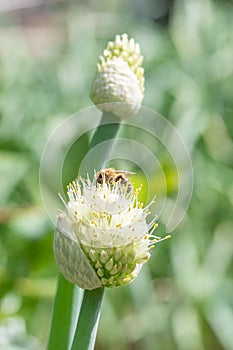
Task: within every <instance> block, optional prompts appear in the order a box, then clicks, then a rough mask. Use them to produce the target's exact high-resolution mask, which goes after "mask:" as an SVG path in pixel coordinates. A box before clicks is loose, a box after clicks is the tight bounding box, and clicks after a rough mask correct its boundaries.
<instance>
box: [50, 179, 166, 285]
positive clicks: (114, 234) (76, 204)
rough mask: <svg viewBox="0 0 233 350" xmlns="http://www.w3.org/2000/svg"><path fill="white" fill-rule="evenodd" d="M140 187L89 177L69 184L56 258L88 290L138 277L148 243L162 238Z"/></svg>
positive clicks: (57, 234)
mask: <svg viewBox="0 0 233 350" xmlns="http://www.w3.org/2000/svg"><path fill="white" fill-rule="evenodd" d="M138 192H139V189H136V190H134V191H131V192H130V193H127V191H125V188H123V187H122V186H121V184H120V183H119V182H117V183H115V184H113V185H111V186H109V185H107V184H105V183H104V184H103V185H99V184H96V181H95V180H94V181H90V179H89V178H88V179H87V180H84V179H81V178H79V179H78V180H77V181H73V182H72V183H71V184H69V185H68V196H69V202H68V204H67V205H66V206H67V214H65V213H64V212H61V213H60V214H59V216H58V222H57V227H56V231H55V239H54V253H55V257H56V261H57V264H58V267H59V269H60V271H61V273H62V274H63V275H64V276H65V278H66V279H67V280H68V281H70V282H72V283H75V284H77V285H78V286H79V287H81V288H83V289H89V290H91V289H95V288H99V287H101V286H104V287H115V286H122V285H126V284H128V283H130V282H132V281H133V280H134V279H135V277H137V275H138V273H139V271H140V269H141V267H142V265H143V264H144V263H145V262H147V261H148V259H149V258H150V249H151V248H152V247H153V246H154V244H155V243H157V242H158V241H161V240H162V239H161V238H159V237H156V236H154V235H153V231H154V230H155V228H156V227H157V226H158V225H157V223H155V220H153V221H152V222H151V223H150V224H147V222H146V217H147V215H148V214H149V209H148V208H143V205H142V203H140V202H139V201H138ZM166 238H168V236H166V237H165V239H166ZM163 239H164V238H163Z"/></svg>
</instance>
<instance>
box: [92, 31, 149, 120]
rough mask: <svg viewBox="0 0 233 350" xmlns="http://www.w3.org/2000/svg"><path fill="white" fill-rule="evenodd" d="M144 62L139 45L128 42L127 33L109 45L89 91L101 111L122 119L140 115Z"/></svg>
mask: <svg viewBox="0 0 233 350" xmlns="http://www.w3.org/2000/svg"><path fill="white" fill-rule="evenodd" d="M142 61H143V57H142V55H141V53H140V47H139V44H138V43H135V41H134V39H130V40H129V39H128V35H127V34H123V35H117V36H116V38H115V40H114V42H112V41H110V42H109V43H108V45H107V48H106V49H105V50H104V52H103V54H102V55H101V56H100V58H99V63H98V65H97V72H96V75H95V77H94V79H93V81H92V85H91V92H90V97H91V99H92V101H93V102H94V103H95V104H96V105H97V107H98V108H99V109H101V110H102V111H105V112H112V113H113V114H114V115H116V116H117V117H119V118H127V117H129V116H131V115H133V114H135V113H137V111H138V110H139V108H140V105H141V102H142V100H143V97H144V69H143V68H142ZM117 102H121V103H117Z"/></svg>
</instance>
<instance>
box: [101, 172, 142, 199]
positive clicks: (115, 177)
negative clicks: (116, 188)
mask: <svg viewBox="0 0 233 350" xmlns="http://www.w3.org/2000/svg"><path fill="white" fill-rule="evenodd" d="M133 174H135V173H132V172H130V171H124V170H116V169H114V168H106V169H103V170H101V171H99V172H98V173H97V174H96V183H97V184H100V185H103V184H104V183H105V184H107V185H110V186H111V185H113V184H115V183H120V184H121V185H122V187H123V188H125V189H126V192H127V193H130V192H131V191H132V189H133V186H132V184H131V182H130V181H129V179H128V177H127V175H133Z"/></svg>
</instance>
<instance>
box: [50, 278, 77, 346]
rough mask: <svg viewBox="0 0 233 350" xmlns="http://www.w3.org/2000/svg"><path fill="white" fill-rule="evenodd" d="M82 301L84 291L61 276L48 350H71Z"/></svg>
mask: <svg viewBox="0 0 233 350" xmlns="http://www.w3.org/2000/svg"><path fill="white" fill-rule="evenodd" d="M81 301H82V291H81V290H80V289H79V288H78V287H77V286H75V285H73V284H71V283H69V282H68V281H67V280H66V279H65V278H64V277H63V276H62V275H61V274H59V278H58V286H57V292H56V296H55V302H54V309H53V318H52V324H51V331H50V338H49V344H48V347H47V350H55V349H56V350H68V349H69V348H70V345H71V342H72V338H73V335H74V332H75V324H76V322H77V318H78V314H79V310H80V306H81Z"/></svg>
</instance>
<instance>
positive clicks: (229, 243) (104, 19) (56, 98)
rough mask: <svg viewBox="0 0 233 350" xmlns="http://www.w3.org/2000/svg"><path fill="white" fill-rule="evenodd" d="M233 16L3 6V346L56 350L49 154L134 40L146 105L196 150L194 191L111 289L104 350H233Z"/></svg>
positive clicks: (178, 6) (110, 5)
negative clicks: (107, 57)
mask: <svg viewBox="0 0 233 350" xmlns="http://www.w3.org/2000/svg"><path fill="white" fill-rule="evenodd" d="M232 15H233V4H232V3H231V2H230V1H224V0H219V1H208V0H183V1H182V0H177V1H172V2H171V1H168V0H167V1H162V0H154V1H153V0H144V1H143V0H131V1H130V0H124V1H123V0H122V1H121V0H118V1H117V0H101V1H98V2H96V1H91V0H89V1H81V0H79V1H76V2H75V1H73V2H72V1H55V0H54V1H45V0H44V1H43V0H31V1H29V0H18V1H16V0H12V1H7V0H1V1H0V188H1V194H0V205H1V209H0V224H1V232H0V349H3V350H16V349H17V350H19V349H22V350H23V349H25V350H39V349H45V348H46V342H47V338H48V332H49V327H50V320H51V313H52V305H53V298H54V293H55V290H56V277H57V268H56V265H55V261H54V257H53V250H52V241H53V226H52V224H51V223H50V222H49V219H48V217H47V215H46V213H45V211H44V209H43V206H42V203H41V198H40V191H39V183H38V172H39V164H40V158H41V154H42V151H43V147H44V146H45V143H46V141H47V139H48V137H49V135H50V134H51V132H52V131H53V130H54V128H55V127H56V126H58V125H59V123H61V121H63V120H64V119H65V118H67V117H68V116H70V115H71V114H73V113H75V112H77V111H78V110H80V109H83V108H85V107H89V106H91V105H92V103H91V101H90V100H89V97H88V95H89V86H90V82H91V79H92V77H93V74H94V72H95V67H96V63H97V59H98V56H99V54H100V53H101V51H102V50H103V48H104V47H105V45H106V43H107V41H108V40H112V39H113V38H114V36H115V35H116V34H117V33H119V34H122V33H124V32H127V33H128V34H129V36H130V37H134V38H135V39H136V41H138V42H139V43H140V46H141V50H142V52H143V54H144V68H145V78H146V83H145V84H146V86H145V87H146V90H145V99H144V105H145V106H147V107H150V108H152V109H155V110H156V111H158V112H159V113H161V114H162V115H164V116H165V117H166V118H167V119H168V120H170V121H171V122H172V123H173V124H174V125H175V126H176V128H177V129H178V130H179V131H180V133H181V135H182V137H183V138H184V140H185V142H186V143H187V146H188V149H189V151H190V153H191V158H192V162H193V169H194V191H193V197H192V201H191V204H190V207H189V209H188V212H187V215H186V217H185V220H184V221H183V222H182V224H181V225H180V226H179V227H178V228H177V229H176V230H175V235H174V237H173V238H172V239H171V240H169V241H165V242H163V243H161V244H160V245H159V246H158V247H157V248H156V249H155V250H154V251H153V253H152V257H151V259H150V262H149V263H148V264H147V266H145V267H144V268H143V270H142V272H141V274H140V276H139V278H138V279H137V280H136V281H135V282H134V283H133V284H132V285H130V286H129V287H124V288H116V289H114V290H107V291H106V294H105V300H104V304H103V310H102V315H101V320H100V328H99V332H98V337H97V344H96V350H141V349H144V350H153V349H159V350H160V349H166V350H204V349H206V350H223V349H224V350H232V349H233V279H232V277H233V276H232V275H233V274H232V267H233V264H232V256H233V234H232V231H233V215H232V209H233V169H232V168H233V141H232V138H233V122H232V118H233V116H232V111H233V98H232V97H233V36H232V33H233V21H232V18H233V17H232ZM87 145H88V135H84V137H83V139H82V152H85V149H86V148H87ZM78 156H80V154H79V155H78ZM75 157H76V154H75V155H74V154H73V158H72V161H73V162H74V159H75ZM75 161H76V160H75ZM68 164H70V162H68ZM64 171H65V172H66V173H65V175H64V176H66V177H67V179H70V178H72V177H73V176H74V174H73V173H72V166H69V167H67V170H66V169H65V170H64ZM172 172H173V170H172V169H169V167H167V168H166V169H165V176H166V179H167V182H168V191H170V192H171V193H170V194H171V195H172V192H175V191H176V188H175V186H176V185H174V184H173V186H172V185H171V186H169V183H170V182H171V181H170V180H169V179H171V178H172V176H173V174H172ZM139 177H140V174H139ZM139 181H140V180H139ZM169 181H170V182H169ZM175 184H176V181H175ZM168 194H169V193H168ZM159 233H160V234H163V225H160V228H159Z"/></svg>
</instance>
